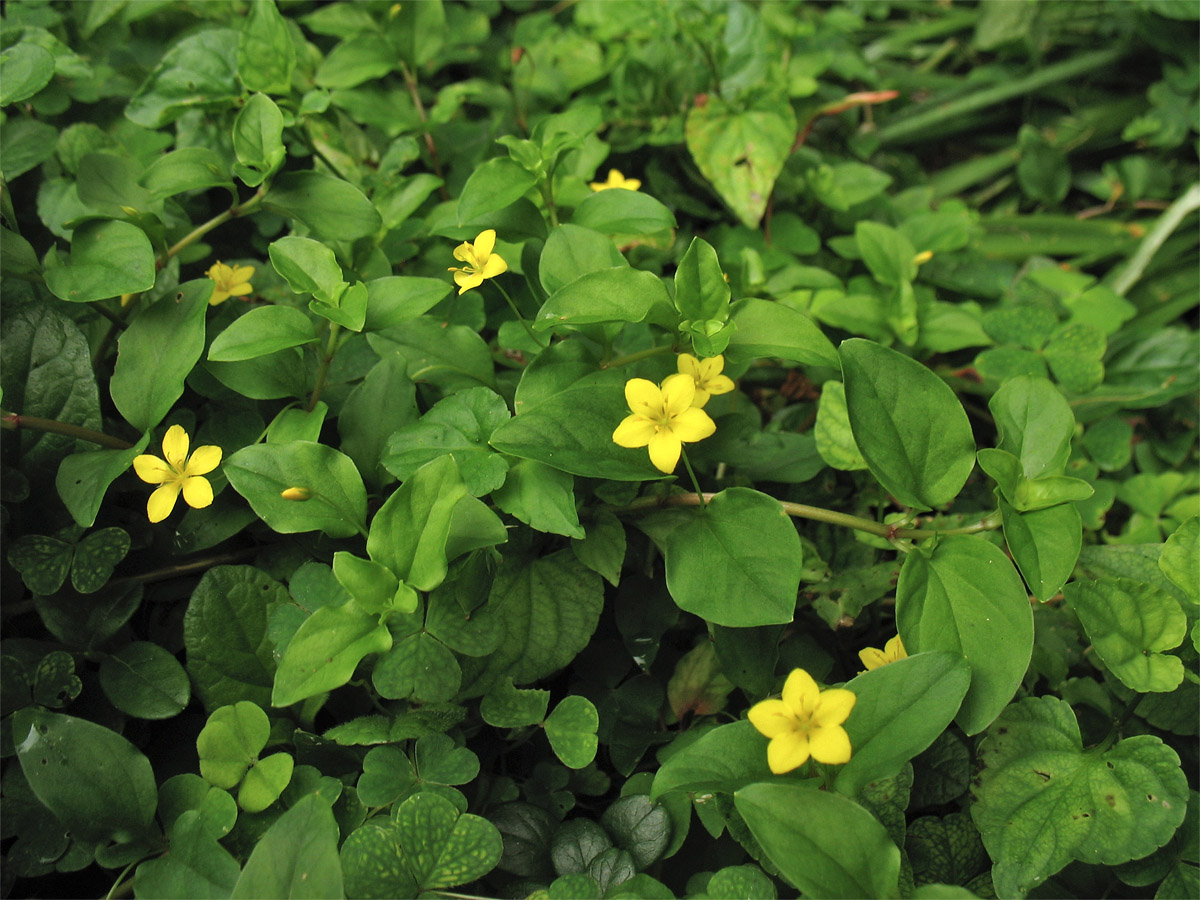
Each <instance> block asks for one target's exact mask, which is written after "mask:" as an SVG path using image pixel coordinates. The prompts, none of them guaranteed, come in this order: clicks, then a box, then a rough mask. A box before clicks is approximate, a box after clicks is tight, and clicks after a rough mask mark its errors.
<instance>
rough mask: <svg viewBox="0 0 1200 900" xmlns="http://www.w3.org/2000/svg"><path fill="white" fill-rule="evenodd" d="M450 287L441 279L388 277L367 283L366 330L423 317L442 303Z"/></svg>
mask: <svg viewBox="0 0 1200 900" xmlns="http://www.w3.org/2000/svg"><path fill="white" fill-rule="evenodd" d="M453 289H454V284H453V282H451V281H448V280H445V279H441V278H418V277H415V276H412V275H388V276H386V277H384V278H375V279H372V280H371V281H368V282H367V320H366V330H368V331H378V330H379V329H381V328H389V327H391V326H392V325H399V324H401V323H403V322H407V321H408V320H409V319H414V318H416V317H417V316H421V315H424V314H425V313H427V312H429V310H431V309H432V308H433V307H434V306H436V305H437V304H438V303H439V302H440V301H441V300H443V299H444V298H445V297H446V295H447V294H449V293H450V291H451V290H453Z"/></svg>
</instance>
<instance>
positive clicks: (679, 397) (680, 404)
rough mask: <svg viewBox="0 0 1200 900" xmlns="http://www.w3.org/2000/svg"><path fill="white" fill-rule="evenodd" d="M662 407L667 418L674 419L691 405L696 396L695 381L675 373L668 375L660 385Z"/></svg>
mask: <svg viewBox="0 0 1200 900" xmlns="http://www.w3.org/2000/svg"><path fill="white" fill-rule="evenodd" d="M662 395H663V406H664V407H665V408H666V413H667V415H668V416H671V417H672V418H674V417H675V416H677V415H679V414H680V413H682V412H683V411H684V410H686V409H688V408H689V407H690V406H691V405H692V398H693V397H695V396H696V381H695V379H694V378H692V376H691V375H684V374H683V373H677V374H675V375H668V376H667V377H666V378H664V379H663V383H662Z"/></svg>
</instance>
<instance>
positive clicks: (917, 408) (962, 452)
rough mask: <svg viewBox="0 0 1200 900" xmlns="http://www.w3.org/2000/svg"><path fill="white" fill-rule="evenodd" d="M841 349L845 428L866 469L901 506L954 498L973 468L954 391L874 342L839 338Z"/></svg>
mask: <svg viewBox="0 0 1200 900" xmlns="http://www.w3.org/2000/svg"><path fill="white" fill-rule="evenodd" d="M839 353H840V354H841V358H842V372H843V375H844V378H845V385H846V407H847V410H848V412H849V416H850V426H851V428H852V429H853V431H854V440H855V443H856V444H857V445H858V449H859V450H860V451H861V452H862V455H863V458H864V459H865V460H866V461H867V466H868V467H869V468H870V470H871V474H872V475H874V476H875V477H876V478H877V479H879V482H880V484H882V485H883V487H884V488H885V489H886V490H887V491H888V492H889V493H891V494H892V495H893V496H894V497H895V498H896V499H897V500H899V501H900V502H901V503H903V504H905V505H906V506H921V507H931V508H932V507H937V506H941V505H942V504H944V503H949V502H950V501H951V500H953V499H954V498H955V497H957V496H958V492H959V491H960V490H961V489H962V486H963V485H964V484H965V483H966V481H967V476H968V475H970V474H971V469H972V468H974V465H975V439H974V437H973V436H972V434H971V424H970V422H968V421H967V414H966V412H964V411H963V408H962V404H961V403H959V402H958V398H957V397H956V396H955V395H954V391H952V390H951V389H950V388H949V386H948V385H947V384H946V383H945V382H944V381H942V380H941V379H940V378H938V377H937V376H936V375H934V374H933V372H931V371H930V370H929V369H927V368H926V367H925V366H923V365H921V364H920V363H918V362H916V361H915V360H913V359H910V358H908V357H907V356H904V355H903V354H901V353H898V352H896V351H895V350H889V349H888V348H886V347H883V346H881V345H879V344H876V343H874V342H872V341H866V340H862V339H861V338H854V339H851V340H848V341H843V342H842V345H841V347H840V348H839Z"/></svg>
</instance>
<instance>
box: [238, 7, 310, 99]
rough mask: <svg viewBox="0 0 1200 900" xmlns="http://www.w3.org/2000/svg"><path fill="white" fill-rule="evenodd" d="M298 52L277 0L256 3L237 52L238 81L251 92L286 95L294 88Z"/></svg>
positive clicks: (247, 20) (251, 8) (251, 9)
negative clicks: (293, 72) (293, 76)
mask: <svg viewBox="0 0 1200 900" xmlns="http://www.w3.org/2000/svg"><path fill="white" fill-rule="evenodd" d="M295 67H296V48H295V46H294V45H293V44H292V36H291V35H290V34H289V33H288V25H287V20H286V19H284V17H283V16H281V15H280V14H279V10H278V9H276V8H275V2H274V0H254V3H252V4H251V6H250V16H249V18H247V19H246V26H245V27H244V28H243V29H242V33H241V37H240V38H239V40H238V48H237V70H238V78H240V79H241V80H242V84H244V85H245V86H246V87H247V89H249V90H251V91H264V92H266V93H271V94H286V93H288V92H290V91H291V88H292V70H293V69H294V68H295Z"/></svg>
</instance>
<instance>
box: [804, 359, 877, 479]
mask: <svg viewBox="0 0 1200 900" xmlns="http://www.w3.org/2000/svg"><path fill="white" fill-rule="evenodd" d="M813 434H814V436H815V438H816V443H817V452H818V453H820V454H821V459H823V460H825V462H827V463H829V465H831V466H833V468H835V469H841V470H842V471H845V472H850V471H854V470H855V469H865V468H866V467H867V461H866V460H865V459H863V458H862V454H861V453H859V452H858V444H856V443H854V433H853V432H852V431H851V430H850V414H849V412H847V410H846V388H845V385H843V384H842V383H841V382H840V381H827V382H825V384H823V385H822V386H821V400H820V402H819V403H818V405H817V424H816V427H815V428H814V429H813Z"/></svg>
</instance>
